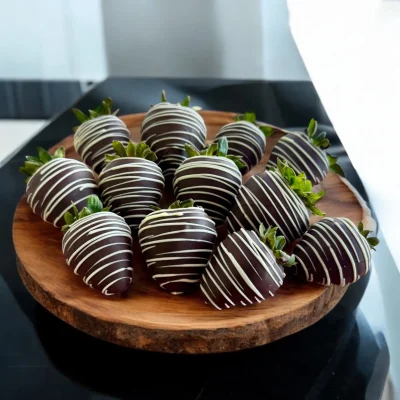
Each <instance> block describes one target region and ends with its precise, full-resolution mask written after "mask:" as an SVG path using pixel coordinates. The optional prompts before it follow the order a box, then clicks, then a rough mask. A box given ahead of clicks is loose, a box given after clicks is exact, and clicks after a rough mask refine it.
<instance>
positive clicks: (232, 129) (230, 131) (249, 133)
mask: <svg viewBox="0 0 400 400" xmlns="http://www.w3.org/2000/svg"><path fill="white" fill-rule="evenodd" d="M224 136H225V137H226V138H227V139H228V143H229V151H228V153H229V154H232V155H236V156H242V157H243V158H242V161H243V162H244V163H245V164H246V168H244V169H243V170H242V171H241V172H242V173H243V174H244V173H246V172H247V171H249V170H250V169H251V168H252V167H254V166H255V165H257V164H258V163H259V162H260V160H261V158H262V156H263V155H264V152H265V146H266V139H265V135H264V134H263V132H261V130H260V128H259V127H258V126H256V125H254V124H252V123H251V122H248V121H236V122H231V123H230V124H227V125H224V126H223V127H222V128H221V129H220V131H219V132H218V134H217V135H216V136H215V139H214V142H217V141H218V139H221V138H222V137H224Z"/></svg>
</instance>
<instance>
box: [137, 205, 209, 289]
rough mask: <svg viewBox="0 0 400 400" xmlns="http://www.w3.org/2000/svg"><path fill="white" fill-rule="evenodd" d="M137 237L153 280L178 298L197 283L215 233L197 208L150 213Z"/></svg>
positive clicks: (202, 212)
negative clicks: (178, 295)
mask: <svg viewBox="0 0 400 400" xmlns="http://www.w3.org/2000/svg"><path fill="white" fill-rule="evenodd" d="M171 221H173V222H171ZM138 235H139V243H140V246H141V249H142V253H143V254H144V256H145V258H146V263H147V266H148V267H149V268H151V271H152V277H153V279H155V280H157V281H158V282H159V284H160V287H162V288H163V289H165V290H167V291H169V292H171V293H172V294H182V293H185V292H187V291H190V290H191V288H192V287H195V286H194V285H196V284H198V282H199V281H200V278H201V274H202V273H203V271H204V268H205V267H206V265H207V262H208V260H209V258H210V256H211V253H212V249H213V246H214V241H215V239H216V236H217V233H216V231H215V223H214V222H213V221H212V220H211V219H210V218H208V217H207V215H206V214H205V212H204V210H203V209H202V208H201V207H188V208H181V209H171V210H169V209H168V210H159V211H154V212H153V213H151V214H149V215H148V216H147V217H145V218H144V219H143V221H142V222H141V224H140V226H139V232H138Z"/></svg>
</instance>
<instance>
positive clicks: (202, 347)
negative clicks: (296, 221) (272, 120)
mask: <svg viewBox="0 0 400 400" xmlns="http://www.w3.org/2000/svg"><path fill="white" fill-rule="evenodd" d="M201 114H202V115H203V117H204V119H205V122H206V125H207V128H208V139H209V140H212V138H213V137H214V136H215V134H216V133H217V131H218V130H219V128H220V127H221V126H222V125H224V124H226V123H229V122H232V121H233V118H234V115H235V114H233V113H223V112H215V111H202V112H201ZM143 116H144V114H133V115H127V116H123V117H121V119H122V120H124V121H125V123H126V124H127V126H128V128H129V129H130V131H131V133H132V138H133V140H134V141H139V139H140V136H139V130H140V124H141V122H142V120H143ZM280 136H281V135H280V134H277V135H275V136H274V137H273V138H269V139H267V153H266V155H265V156H264V158H263V160H262V161H261V163H260V164H259V165H258V166H257V167H256V168H254V169H253V170H252V171H250V172H249V174H247V176H245V177H244V180H246V179H248V177H249V176H250V175H251V174H254V173H258V172H261V171H262V170H263V169H264V168H265V164H266V161H267V160H268V157H269V154H270V152H271V149H272V147H273V145H274V144H275V143H276V141H277V140H278V139H279V137H280ZM60 145H63V146H64V147H65V148H66V152H67V156H68V157H71V158H76V159H79V157H78V156H77V154H76V153H75V150H74V147H73V138H72V136H69V137H67V138H65V139H64V140H63V141H62V142H61V143H59V144H58V145H57V146H55V147H59V146H60ZM321 186H323V188H324V189H325V190H326V192H327V194H326V196H325V198H324V199H323V200H322V201H321V202H320V203H319V205H320V207H319V208H321V209H322V210H324V211H325V212H326V213H327V215H328V216H344V217H348V218H350V219H351V220H352V221H354V222H359V221H360V220H363V219H364V217H365V215H364V212H363V209H362V207H361V205H360V204H359V202H358V200H357V198H356V197H355V195H354V193H353V192H352V191H351V190H350V189H349V188H348V186H347V185H346V184H345V183H344V182H343V181H342V180H341V179H340V178H339V177H337V176H336V175H333V174H331V173H330V174H329V175H328V177H327V178H326V179H325V181H324V182H323V184H322V185H321ZM171 198H172V196H171V193H168V195H167V196H166V200H164V204H165V203H168V202H169V201H170V200H171ZM312 220H313V221H315V220H316V218H314V217H313V218H312ZM219 234H220V239H221V238H223V237H224V236H225V235H226V231H225V230H224V229H220V230H219ZM13 237H14V244H15V249H16V253H17V265H18V270H19V273H20V276H21V278H22V280H23V282H24V284H25V286H26V287H27V288H28V290H29V291H30V293H31V294H32V295H33V297H34V298H35V299H36V300H37V301H38V302H39V303H41V304H42V305H43V306H44V307H45V308H47V309H48V310H49V311H51V312H52V313H53V314H54V315H56V316H57V317H59V318H60V319H62V320H63V321H65V322H67V323H68V324H70V325H72V326H74V327H76V328H77V329H80V330H82V331H84V332H86V333H88V334H90V335H93V336H95V337H98V338H101V339H104V340H107V341H110V342H113V343H117V344H119V345H123V346H127V347H133V348H138V349H144V350H150V351H159V352H171V353H192V354H194V353H198V354H199V353H215V352H228V351H236V350H241V349H246V348H250V347H255V346H260V345H263V344H266V343H269V342H272V341H275V340H277V339H280V338H282V337H284V336H287V335H290V334H292V333H295V332H297V331H299V330H301V329H304V328H306V327H308V326H310V325H312V324H313V323H315V322H316V321H318V320H319V319H320V318H322V317H323V316H324V315H325V314H327V313H328V312H329V311H330V310H331V309H332V308H333V307H334V306H335V305H336V304H337V303H338V301H339V300H340V299H341V298H342V296H343V295H344V293H345V291H346V288H345V287H344V288H342V287H337V286H331V287H324V286H319V285H314V284H309V283H299V282H296V281H291V280H290V279H288V280H286V281H285V283H284V285H283V286H282V288H281V289H280V290H279V291H278V293H277V294H276V296H275V297H274V298H271V299H269V300H267V301H264V302H263V303H261V304H257V305H253V306H250V307H242V308H241V307H237V308H232V309H229V310H224V311H217V310H215V309H214V308H212V307H210V306H208V305H206V304H204V303H203V301H202V298H201V296H200V293H198V292H197V293H194V294H192V295H188V296H172V295H170V294H168V293H167V292H165V291H163V290H162V289H160V288H159V287H158V285H157V284H156V283H155V282H154V281H153V280H152V279H151V278H150V277H149V275H148V273H147V271H146V267H145V264H144V261H143V258H142V255H141V252H140V248H139V246H138V243H137V240H136V239H135V240H134V242H135V247H134V282H133V284H132V287H131V288H130V290H129V291H128V293H127V295H126V296H125V297H123V298H121V297H115V298H110V297H104V296H102V295H101V294H99V293H97V292H95V291H94V290H91V289H90V288H89V287H88V286H86V285H85V284H84V283H83V282H82V281H81V278H79V277H78V276H76V275H74V274H73V272H72V271H71V270H70V269H69V268H68V267H67V265H66V263H65V259H64V257H63V255H62V252H61V238H62V233H61V232H60V231H58V230H57V229H55V228H54V227H53V226H52V225H50V224H47V223H45V222H43V221H42V220H41V219H40V218H39V217H38V216H36V215H34V214H33V213H32V211H31V210H30V208H29V206H28V204H27V202H26V197H25V196H24V197H23V198H22V199H21V200H20V202H19V204H18V206H17V209H16V213H15V217H14V225H13Z"/></svg>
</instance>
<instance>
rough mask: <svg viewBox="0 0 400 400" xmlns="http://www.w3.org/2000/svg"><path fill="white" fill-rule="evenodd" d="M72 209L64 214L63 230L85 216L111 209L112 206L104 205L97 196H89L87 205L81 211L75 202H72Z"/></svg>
mask: <svg viewBox="0 0 400 400" xmlns="http://www.w3.org/2000/svg"><path fill="white" fill-rule="evenodd" d="M71 204H72V205H71V211H67V212H66V213H65V214H64V221H65V225H64V226H63V227H62V231H63V232H65V231H67V230H68V229H69V228H70V227H71V225H72V224H73V223H74V222H76V221H78V220H79V219H82V218H85V217H87V216H88V215H92V214H95V213H99V212H102V211H109V210H110V208H111V207H103V203H102V202H101V200H100V199H99V198H98V197H97V196H89V197H88V199H87V203H86V207H83V208H82V210H81V211H79V210H78V209H77V207H76V205H75V204H74V203H72V202H71Z"/></svg>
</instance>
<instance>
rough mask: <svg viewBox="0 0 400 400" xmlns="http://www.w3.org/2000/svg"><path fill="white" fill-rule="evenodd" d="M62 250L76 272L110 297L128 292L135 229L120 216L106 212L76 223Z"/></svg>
mask: <svg viewBox="0 0 400 400" xmlns="http://www.w3.org/2000/svg"><path fill="white" fill-rule="evenodd" d="M62 250H63V254H64V256H65V258H66V259H67V264H68V265H69V266H70V267H71V268H72V269H73V270H74V272H75V274H77V275H79V276H81V277H82V279H83V281H84V282H85V283H86V284H87V285H89V286H90V287H91V288H93V289H96V290H99V291H101V292H102V293H103V294H105V295H107V296H110V295H113V294H116V293H122V292H124V291H125V290H126V289H128V287H129V285H130V283H131V282H132V271H133V268H132V237H131V230H130V228H129V226H128V225H127V223H126V222H125V221H124V219H123V218H122V217H120V216H119V215H116V214H114V213H112V212H108V211H102V212H99V213H95V214H92V215H89V216H87V217H85V218H83V219H80V220H78V221H76V222H74V223H73V224H72V225H71V227H70V229H69V230H68V231H67V232H66V233H65V235H64V237H63V241H62Z"/></svg>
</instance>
